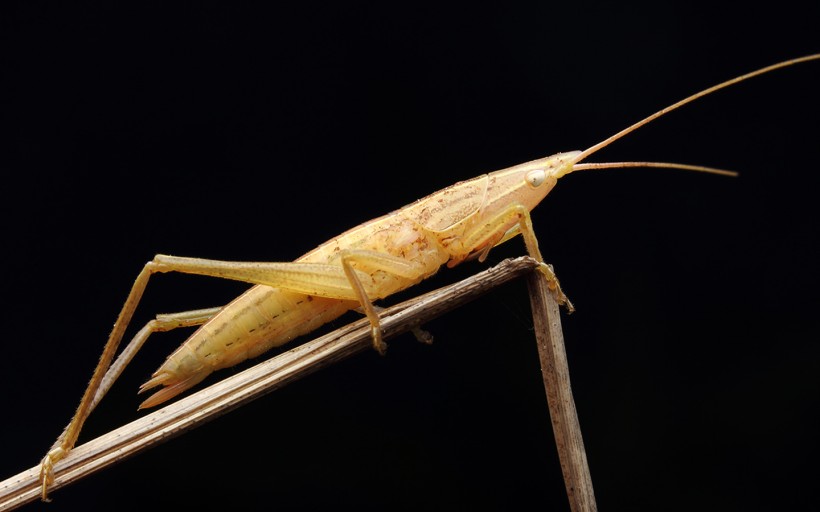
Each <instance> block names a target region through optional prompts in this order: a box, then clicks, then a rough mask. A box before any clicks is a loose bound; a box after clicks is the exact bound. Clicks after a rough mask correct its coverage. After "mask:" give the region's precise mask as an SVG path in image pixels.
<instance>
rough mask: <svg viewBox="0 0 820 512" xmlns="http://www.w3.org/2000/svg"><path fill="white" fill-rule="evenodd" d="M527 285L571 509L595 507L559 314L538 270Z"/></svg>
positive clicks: (579, 510) (586, 510)
mask: <svg viewBox="0 0 820 512" xmlns="http://www.w3.org/2000/svg"><path fill="white" fill-rule="evenodd" d="M527 285H528V287H529V292H530V302H531V304H532V316H533V324H534V325H533V327H534V329H535V336H536V339H537V341H538V356H539V357H540V359H541V373H542V375H543V377H544V387H545V388H546V390H547V402H548V404H549V408H550V418H551V420H552V430H553V434H554V435H555V444H556V446H557V448H558V458H559V460H560V461H561V472H562V473H563V474H564V484H565V485H566V488H567V498H569V504H570V509H571V510H572V511H573V512H594V511H595V510H597V505H596V503H595V493H594V492H593V489H592V477H591V476H590V473H589V465H588V463H587V455H586V451H585V450H584V439H583V437H582V436H581V425H580V423H579V422H578V413H577V412H576V410H575V400H574V399H573V398H572V387H571V386H570V381H569V364H568V363H567V352H566V350H565V348H564V334H563V331H562V330H561V314H560V311H559V308H558V304H557V303H556V302H555V297H554V296H553V294H552V293H551V292H550V290H549V282H548V281H547V279H546V277H544V274H542V273H541V272H531V273H530V275H529V276H527Z"/></svg>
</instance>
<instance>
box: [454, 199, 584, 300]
mask: <svg viewBox="0 0 820 512" xmlns="http://www.w3.org/2000/svg"><path fill="white" fill-rule="evenodd" d="M518 233H521V236H522V237H524V245H525V246H526V248H527V254H529V256H530V257H531V258H533V259H535V260H537V261H538V263H539V264H540V265H539V266H538V269H539V270H540V271H541V272H543V273H544V275H545V276H546V277H547V280H548V281H549V283H550V289H551V290H552V292H553V294H554V295H555V300H556V301H557V302H558V304H563V305H564V306H566V308H567V310H568V311H569V312H570V313H572V312H573V311H575V307H574V306H573V305H572V302H570V300H569V299H568V298H567V296H566V295H564V292H563V291H561V285H560V284H559V283H558V278H557V277H556V276H555V271H554V269H553V268H552V265H550V264H548V263H545V262H544V258H543V256H541V251H540V250H539V249H538V239H537V238H536V237H535V231H534V230H533V228H532V217H530V212H529V210H527V208H526V207H524V206H523V205H521V204H518V203H513V204H510V205H508V206H507V207H506V208H504V209H503V210H501V211H500V212H498V213H497V214H496V215H495V216H493V217H491V218H489V219H488V220H487V221H485V222H482V223H479V224H477V225H476V226H473V227H472V228H471V229H470V230H468V231H467V233H465V235H464V236H463V238H462V241H461V243H462V244H463V248H464V254H465V257H466V255H469V254H472V253H475V252H480V256H479V259H480V260H482V261H483V260H484V259H485V258H486V257H487V254H488V253H489V252H490V249H492V248H493V247H495V246H496V245H498V244H500V243H502V242H504V241H506V240H508V239H509V238H511V237H512V236H515V235H516V234H518Z"/></svg>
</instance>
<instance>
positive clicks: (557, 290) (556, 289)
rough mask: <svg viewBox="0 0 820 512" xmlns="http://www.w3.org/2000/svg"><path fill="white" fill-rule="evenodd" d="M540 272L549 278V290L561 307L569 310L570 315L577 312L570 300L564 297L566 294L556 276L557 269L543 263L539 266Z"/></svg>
mask: <svg viewBox="0 0 820 512" xmlns="http://www.w3.org/2000/svg"><path fill="white" fill-rule="evenodd" d="M538 270H540V271H541V273H543V274H544V275H545V276H547V280H548V281H549V289H550V291H552V294H553V296H554V297H555V301H556V302H557V303H558V305H559V306H564V307H566V308H567V312H568V313H572V312H573V311H575V306H573V305H572V302H570V300H569V298H568V297H567V296H566V295H564V292H563V291H561V284H560V283H558V277H557V276H556V275H555V269H554V268H553V267H552V265H550V264H549V263H541V264H540V265H539V266H538Z"/></svg>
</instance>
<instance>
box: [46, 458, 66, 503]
mask: <svg viewBox="0 0 820 512" xmlns="http://www.w3.org/2000/svg"><path fill="white" fill-rule="evenodd" d="M65 455H66V451H65V450H64V449H63V448H62V447H57V448H54V449H52V450H51V451H49V452H48V453H47V454H46V456H45V457H43V461H42V462H41V463H40V484H41V491H40V498H41V499H42V500H43V501H45V502H49V501H51V500H50V499H49V497H48V488H49V487H50V486H51V484H53V483H54V464H56V463H57V461H59V460H60V459H62V458H63V457H65Z"/></svg>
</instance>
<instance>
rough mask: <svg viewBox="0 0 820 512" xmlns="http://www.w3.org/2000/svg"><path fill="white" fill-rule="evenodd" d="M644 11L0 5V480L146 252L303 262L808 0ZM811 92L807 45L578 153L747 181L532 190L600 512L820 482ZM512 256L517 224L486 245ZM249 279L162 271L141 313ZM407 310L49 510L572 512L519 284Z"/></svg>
mask: <svg viewBox="0 0 820 512" xmlns="http://www.w3.org/2000/svg"><path fill="white" fill-rule="evenodd" d="M659 4H661V3H649V4H646V5H643V4H624V3H620V2H618V3H612V4H608V5H596V4H585V3H580V2H566V3H561V4H558V3H547V2H545V3H543V4H540V5H532V4H529V5H521V4H519V5H516V6H501V5H494V6H493V5H483V6H479V5H469V6H463V7H458V8H456V7H441V6H428V5H421V4H416V3H407V4H402V5H393V6H391V7H385V6H382V5H380V3H378V2H373V3H361V2H350V3H344V4H343V5H333V6H323V5H318V4H306V5H305V6H304V7H301V8H291V7H288V8H284V7H269V8H265V9H249V8H240V7H231V6H228V5H223V4H219V3H211V2H191V3H185V4H181V5H179V4H178V5H175V6H173V7H171V6H169V5H166V4H165V3H148V4H140V5H132V6H129V7H126V6H124V5H122V4H119V5H118V6H117V7H111V6H109V5H107V3H103V2H100V3H86V4H85V5H83V6H70V5H68V4H66V5H63V6H62V7H54V6H50V7H47V6H44V5H42V4H33V3H26V4H25V5H21V6H18V7H16V8H13V10H15V9H16V10H15V12H13V13H10V15H8V16H4V21H3V24H4V25H5V26H4V28H3V33H4V34H5V40H6V41H5V43H4V44H3V47H4V53H5V57H4V62H3V68H4V74H5V77H6V78H5V79H4V80H3V83H4V87H7V89H6V91H5V93H4V94H3V97H4V103H5V107H3V110H4V111H6V114H4V115H3V124H4V125H5V126H4V128H6V129H7V131H6V134H7V135H6V136H5V139H6V141H7V142H10V143H11V148H10V150H11V151H10V153H6V156H7V157H9V158H8V159H7V163H6V164H4V165H3V167H4V168H5V171H6V172H5V173H4V175H5V177H4V180H3V185H2V189H0V190H1V192H0V194H2V196H1V197H0V199H2V200H0V205H2V206H0V207H2V215H0V223H2V224H0V229H1V231H0V232H2V235H3V240H4V244H3V245H4V248H3V252H2V254H3V256H2V258H3V259H2V263H3V267H2V273H3V285H2V287H0V297H2V301H3V305H4V307H3V309H2V313H1V314H2V318H0V322H2V324H1V325H2V326H3V333H2V347H3V348H2V352H0V353H2V354H3V355H2V357H0V365H2V367H0V390H1V391H0V396H2V410H3V411H4V416H5V419H4V420H3V422H2V431H0V452H2V454H3V455H2V460H3V464H2V466H3V467H2V471H3V474H2V475H0V477H3V478H5V477H7V476H11V475H13V474H15V473H17V472H19V471H22V470H23V469H26V468H29V467H32V466H33V465H35V464H36V463H37V462H38V461H39V459H40V458H41V457H42V455H43V453H44V452H45V451H46V449H47V448H48V447H49V446H50V444H51V442H52V441H53V439H54V438H55V437H56V436H57V434H58V433H59V432H60V429H61V428H62V427H63V426H64V425H65V423H66V422H67V420H68V419H69V417H70V416H71V413H72V412H73V409H74V407H75V406H76V403H77V401H78V400H79V397H80V395H81V394H82V391H83V389H84V386H85V384H86V382H87V379H88V377H89V376H90V373H91V370H92V368H93V366H94V364H95V362H96V360H97V357H98V355H99V351H100V350H101V348H102V345H103V342H104V340H105V337H106V336H107V334H108V331H109V329H110V326H111V323H112V322H113V320H114V318H115V316H116V314H117V312H118V311H119V308H120V306H121V301H122V300H124V298H125V295H126V293H127V290H128V288H129V286H130V284H131V282H132V280H133V278H134V277H135V276H136V274H137V272H138V271H139V269H140V268H141V266H142V264H143V263H144V262H145V261H147V260H148V259H150V258H151V257H152V256H153V254H154V253H158V252H162V253H169V254H177V255H185V256H200V257H207V258H218V259H231V260H271V261H286V260H291V259H293V258H295V257H298V256H299V255H300V254H302V253H304V252H306V251H307V250H309V249H311V248H312V247H314V246H316V245H318V244H319V243H320V242H323V241H324V240H326V239H328V238H330V237H331V236H333V235H335V234H337V233H339V232H341V231H343V230H345V229H347V228H349V227H352V226H353V225H355V224H358V223H360V222H363V221H365V220H367V219H369V218H373V217H376V216H378V215H381V214H384V213H386V212H388V211H390V210H392V209H394V208H397V207H399V206H402V205H404V204H407V203H409V202H411V201H413V200H415V199H417V198H419V197H422V196H424V195H426V194H428V193H430V192H433V191H435V190H437V189H440V188H443V187H444V186H446V185H448V184H451V183H453V182H456V181H459V180H462V179H466V178H470V177H472V176H475V175H478V174H480V173H483V172H487V171H491V170H495V169H499V168H503V167H506V166H509V165H513V164H517V163H520V162H523V161H527V160H531V159H534V158H539V157H542V156H546V155H548V154H551V153H555V152H558V151H567V150H574V149H583V148H585V147H587V146H589V145H591V144H593V143H595V142H597V141H599V140H601V139H602V138H604V137H605V136H607V135H609V134H611V133H614V132H615V131H617V130H619V129H621V128H623V127H625V126H626V125H628V124H629V123H631V122H633V121H636V120H637V119H639V118H641V117H643V116H645V115H648V114H650V113H651V112H653V111H655V110H657V109H658V108H661V107H663V106H665V105H667V104H669V103H671V102H673V101H676V100H678V99H680V98H682V97H684V96H686V95H688V94H690V93H692V92H695V91H697V90H699V89H702V88H704V87H707V86H709V85H712V84H714V83H717V82H719V81H722V80H724V79H727V78H730V77H733V76H735V75H738V74H741V73H743V72H746V71H750V70H752V69H755V68H758V67H762V66H764V65H768V64H771V63H774V62H776V61H779V60H783V59H787V58H792V57H797V56H800V55H803V54H808V53H812V52H817V51H820V41H819V40H818V37H817V22H818V19H820V17H818V15H819V14H820V13H818V11H817V9H816V8H815V10H814V11H813V12H809V11H808V8H805V7H804V8H802V9H794V8H792V7H791V6H789V5H788V4H787V3H778V4H777V5H774V4H763V5H762V6H761V7H752V6H744V7H742V8H740V7H738V8H734V9H729V8H727V9H726V10H725V11H722V10H721V9H720V8H717V7H714V6H713V7H709V8H704V7H698V6H694V5H692V4H691V3H688V2H681V3H672V2H668V3H663V5H659ZM6 7H9V6H8V5H7V6H6ZM818 87H820V63H810V64H804V65H801V66H798V67H794V68H790V69H787V70H782V71H778V72H777V73H774V74H771V75H768V76H765V77H762V78H758V79H755V80H754V81H752V82H748V83H745V84H743V85H740V86H737V87H734V88H732V89H730V90H727V91H723V92H721V93H719V94H716V95H714V96H712V97H710V98H707V99H704V100H702V101H699V102H698V103H696V104H693V105H690V106H688V107H686V108H685V109H684V110H682V111H679V112H676V113H674V114H671V115H669V116H668V117H666V118H664V119H662V120H660V121H658V122H656V123H654V125H650V126H648V127H646V128H643V129H642V130H640V131H638V132H636V133H635V134H634V135H632V136H631V137H629V138H627V139H625V140H623V141H620V142H618V143H617V144H615V145H613V146H612V147H611V148H608V149H607V150H605V151H602V152H601V153H600V154H598V155H595V156H594V157H593V158H592V160H595V161H607V160H609V161H613V160H626V159H628V160H666V161H674V162H685V163H693V164H703V165H710V166H716V167H724V168H730V169H734V170H737V171H740V172H741V173H742V174H741V177H740V178H738V179H728V178H720V177H712V176H705V175H698V174H693V173H684V172H676V171H662V170H648V169H647V170H618V171H609V172H597V173H592V172H590V173H579V174H577V175H572V176H569V177H567V178H566V179H564V180H562V181H561V183H559V185H558V187H557V188H556V190H555V191H553V193H552V194H551V195H550V196H549V197H548V198H547V199H546V200H545V201H544V203H543V204H542V205H541V206H539V207H538V208H537V209H536V210H535V211H534V213H533V219H534V223H535V229H536V232H537V234H538V236H539V239H540V242H541V247H542V251H543V252H544V255H545V257H546V259H547V260H548V261H550V262H552V263H554V264H555V267H556V269H557V271H558V273H559V275H560V277H561V279H562V283H563V285H564V287H565V290H566V292H567V293H568V295H569V296H570V297H571V298H572V299H573V301H574V302H575V305H576V306H577V308H578V311H577V313H575V314H573V315H571V316H565V317H564V331H565V336H566V341H567V345H568V347H567V348H568V353H569V361H570V368H571V372H572V384H573V389H574V392H575V400H576V404H577V408H578V412H579V416H580V421H581V425H582V428H583V432H584V439H585V442H586V448H587V455H588V458H589V463H590V467H591V473H592V477H593V481H594V485H595V491H596V496H597V500H598V505H599V507H600V509H602V510H658V509H661V510H692V509H699V510H725V509H728V510H755V509H757V510H773V509H780V510H783V509H787V508H798V507H799V508H803V509H806V508H812V507H816V506H817V504H818V502H820V499H818V495H817V491H816V486H815V484H816V480H817V476H818V474H817V471H816V470H815V464H816V459H817V456H818V442H817V433H818V430H819V429H818V427H819V426H820V421H819V419H818V405H820V404H819V402H820V400H818V399H819V398H820V377H818V370H820V345H818V332H819V331H820V329H818V327H817V307H818V305H820V300H818V298H817V295H816V289H817V286H818V284H820V278H819V277H818V276H819V275H820V274H818V272H817V270H816V268H815V265H816V262H817V260H818V258H817V256H818V249H817V242H818V239H819V238H820V229H819V228H818V207H817V206H816V202H815V196H816V194H817V184H818V182H820V180H819V179H818V165H817V161H818V158H820V152H818V149H820V148H818V144H817V141H818V135H819V134H820V131H818V128H817V118H818V114H820V106H819V105H818V94H817V90H818ZM522 252H523V247H522V245H521V243H520V241H517V240H516V241H514V242H511V243H509V244H507V246H505V247H503V248H499V249H497V250H496V251H494V252H493V253H492V254H491V258H490V259H491V260H493V261H495V262H497V261H499V260H501V259H503V258H504V257H506V256H511V255H518V254H521V253H522ZM478 268H481V267H480V266H479V265H477V264H470V265H465V266H463V267H462V268H459V269H456V270H453V271H442V272H441V273H440V274H439V275H438V276H436V277H435V278H434V279H433V280H432V283H430V284H426V288H429V287H430V286H440V285H442V284H445V283H449V282H452V281H453V280H455V279H457V278H459V277H464V276H466V275H468V274H469V273H472V272H474V271H476V270H477V269H478ZM242 289H244V286H242V285H237V284H235V283H223V282H219V281H216V280H212V279H208V278H199V277H186V276H162V277H159V278H157V279H155V280H154V281H152V284H151V285H150V286H149V291H148V294H147V296H146V298H145V301H144V303H143V305H142V307H141V309H140V311H139V314H138V317H137V320H136V321H137V322H144V321H146V320H147V319H148V318H150V317H151V315H152V314H154V313H157V312H168V311H179V310H185V309H191V308H197V307H207V306H214V305H218V304H222V303H225V302H226V301H228V300H229V299H230V298H231V297H232V296H233V295H236V294H237V293H238V292H239V291H240V290H242ZM388 303H389V301H388ZM351 318H354V317H351ZM337 325H341V324H337ZM427 328H428V329H429V330H431V331H432V332H433V334H434V335H435V336H436V340H437V341H436V343H435V345H433V346H432V347H427V346H423V345H420V344H418V343H416V342H415V341H414V340H413V339H412V338H411V337H409V336H408V337H405V338H400V339H397V340H395V341H394V342H393V343H392V346H391V349H390V350H389V353H388V355H387V357H385V358H381V357H379V356H378V355H376V354H375V353H367V354H364V355H362V356H360V357H358V358H356V359H354V360H351V361H348V362H345V363H342V364H340V365H338V366H336V367H334V368H332V369H328V370H326V371H323V372H321V373H319V374H316V375H314V376H311V377H309V378H307V379H305V380H303V381H300V382H298V383H296V384H293V385H291V386H289V387H287V388H285V389H282V390H280V391H278V392H276V393H274V394H271V395H268V396H267V397H265V398H263V399H261V400H258V401H256V402H254V403H252V404H250V405H248V406H246V407H244V408H242V409H240V410H237V411H235V412H233V413H231V414H229V415H227V416H225V417H222V418H220V419H218V420H216V421H214V422H212V423H210V424H208V425H206V426H204V427H201V428H199V429H196V430H195V431H193V432H191V433H188V434H186V435H184V436H181V437H179V438H176V439H174V440H172V441H170V442H168V443H165V444H163V445H162V446H160V447H157V448H155V449H152V450H150V451H148V452H146V453H144V454H142V455H139V456H137V457H135V458H133V459H130V460H128V461H126V462H123V463H121V464H119V465H117V466H116V467H114V468H111V469H109V470H106V471H104V472H102V473H99V474H97V475H95V476H93V477H90V478H87V479H85V480H83V481H82V482H80V483H77V484H75V485H73V486H71V487H68V488H65V489H63V490H60V491H58V492H55V493H54V495H53V497H54V498H55V502H54V503H53V504H51V505H49V506H48V507H47V509H48V510H51V511H60V510H103V509H108V508H109V507H112V506H114V507H116V508H117V509H118V510H145V509H147V508H148V507H159V506H161V507H163V508H164V509H171V508H172V507H190V508H194V507H208V509H209V510H216V509H218V508H223V509H226V508H228V507H237V508H239V509H262V508H266V509H267V508H271V509H272V508H275V509H277V510H282V511H284V510H296V509H315V508H318V507H326V506H347V507H353V506H355V507H358V508H363V509H367V508H380V509H392V510H397V509H398V510H401V509H407V510H410V509H412V510H418V509H422V510H437V509H448V510H451V509H455V510H459V509H475V508H484V509H495V510H505V509H506V510H510V509H518V508H522V506H523V504H533V505H535V506H537V507H538V508H542V509H549V510H565V509H567V503H566V497H565V491H564V487H563V481H562V478H561V473H560V467H559V464H558V460H557V455H556V452H555V448H554V442H553V438H552V432H551V427H550V424H549V417H548V413H547V408H546V401H545V396H544V391H543V385H542V382H541V377H540V372H539V368H538V358H537V353H536V349H535V344H534V340H533V334H532V332H531V317H530V312H529V304H528V299H527V296H526V288H525V286H524V285H523V283H513V284H510V285H508V286H506V287H504V288H502V289H501V290H499V291H497V292H495V293H493V294H491V295H489V296H487V297H485V298H483V299H481V300H479V301H478V302H476V303H473V304H471V305H469V306H467V307H464V308H462V309H460V310H459V311H457V312H455V313H453V314H450V315H448V316H447V317H445V318H442V319H439V320H437V321H434V322H431V323H430V324H429V325H428V326H427ZM184 337H185V333H182V332H178V333H170V334H166V335H158V336H156V339H152V342H151V343H149V345H148V346H147V348H146V349H145V350H144V352H143V353H141V355H140V356H139V357H138V359H137V361H135V363H134V365H133V366H132V367H130V369H129V371H127V372H126V374H125V375H124V376H123V378H122V380H121V382H120V383H118V385H117V386H115V388H114V389H113V390H112V392H111V394H110V395H109V398H107V399H106V401H105V402H104V403H103V404H102V405H101V406H100V408H99V409H98V411H97V412H96V413H95V414H94V416H93V417H92V419H91V420H90V421H89V422H88V425H87V428H86V430H85V431H84V432H83V436H82V439H90V438H91V437H92V436H95V435H98V434H100V433H102V432H105V431H107V430H109V429H111V428H113V427H115V426H118V425H121V424H123V423H126V422H128V421H130V420H132V419H134V418H135V417H137V416H138V413H136V412H135V410H136V406H137V404H138V403H139V401H140V398H138V397H137V396H136V394H135V390H136V387H137V386H138V385H139V384H140V383H141V382H143V381H144V380H145V379H146V378H147V377H148V376H149V375H150V373H151V372H152V371H153V370H154V369H155V368H156V367H157V366H158V365H159V364H160V362H161V361H162V360H163V358H164V357H165V356H166V355H167V354H168V353H169V352H170V351H171V350H172V349H173V347H175V346H176V345H177V344H178V343H180V342H181V341H182V340H183V339H184ZM233 371H234V370H226V371H223V372H222V374H223V375H227V374H231V373H233ZM37 508H44V506H43V505H42V504H39V503H38V504H35V505H32V506H30V509H32V510H34V509H37Z"/></svg>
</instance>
